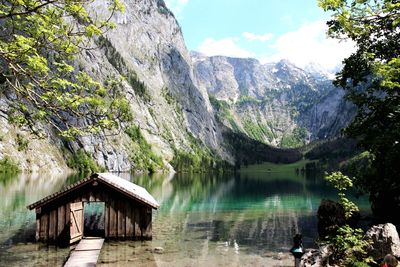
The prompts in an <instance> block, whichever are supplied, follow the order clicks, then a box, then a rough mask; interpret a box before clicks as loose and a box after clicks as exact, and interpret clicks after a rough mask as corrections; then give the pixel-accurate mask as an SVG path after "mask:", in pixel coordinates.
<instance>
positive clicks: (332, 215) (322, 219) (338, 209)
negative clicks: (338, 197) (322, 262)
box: [317, 199, 346, 240]
mask: <svg viewBox="0 0 400 267" xmlns="http://www.w3.org/2000/svg"><path fill="white" fill-rule="evenodd" d="M317 217H318V234H319V238H320V239H321V240H324V239H325V238H326V237H327V236H333V235H335V234H336V231H337V229H338V228H339V227H340V226H343V225H344V224H345V223H346V217H345V212H344V209H343V207H342V205H340V204H339V203H337V202H335V201H332V200H327V199H324V200H322V201H321V204H320V206H319V208H318V212H317Z"/></svg>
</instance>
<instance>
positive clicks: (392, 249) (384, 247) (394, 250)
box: [365, 223, 400, 260]
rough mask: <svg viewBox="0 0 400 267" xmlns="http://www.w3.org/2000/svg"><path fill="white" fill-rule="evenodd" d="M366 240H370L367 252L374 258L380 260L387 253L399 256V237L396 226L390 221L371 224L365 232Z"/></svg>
mask: <svg viewBox="0 0 400 267" xmlns="http://www.w3.org/2000/svg"><path fill="white" fill-rule="evenodd" d="M365 238H366V239H367V240H371V246H370V247H369V251H368V254H369V255H371V256H372V257H373V258H374V260H380V259H383V257H385V255H387V254H392V255H394V256H398V257H399V256H400V239H399V234H398V233H397V230H396V226H394V225H393V224H391V223H386V224H379V225H375V226H372V227H371V228H370V229H369V230H368V231H367V233H366V234H365Z"/></svg>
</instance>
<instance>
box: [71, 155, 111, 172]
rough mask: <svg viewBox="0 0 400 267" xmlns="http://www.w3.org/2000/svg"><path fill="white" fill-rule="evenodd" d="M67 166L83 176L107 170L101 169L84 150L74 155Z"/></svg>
mask: <svg viewBox="0 0 400 267" xmlns="http://www.w3.org/2000/svg"><path fill="white" fill-rule="evenodd" d="M67 165H68V167H70V168H72V169H74V170H76V171H78V172H79V173H80V174H83V175H86V174H90V173H95V172H101V171H104V170H105V169H104V168H102V167H100V166H99V165H98V164H97V163H96V161H95V160H94V159H93V158H92V157H91V156H90V155H89V154H88V153H86V152H85V151H84V150H83V149H80V150H78V151H76V152H75V153H74V154H72V156H71V157H69V158H68V160H67Z"/></svg>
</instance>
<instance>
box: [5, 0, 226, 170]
mask: <svg viewBox="0 0 400 267" xmlns="http://www.w3.org/2000/svg"><path fill="white" fill-rule="evenodd" d="M122 2H123V4H124V5H125V7H126V11H125V12H124V13H116V14H114V15H113V16H112V19H111V20H112V21H113V22H114V23H115V24H116V25H117V27H116V28H115V29H113V30H111V31H109V32H107V33H106V34H105V35H104V36H102V37H101V38H98V39H97V38H96V39H93V40H92V45H93V46H94V47H96V46H97V49H92V50H86V51H83V52H82V54H81V55H80V56H79V60H78V62H77V65H78V66H79V68H82V69H84V70H86V71H87V72H88V73H89V74H90V75H92V76H93V77H96V78H97V79H98V80H99V81H101V82H104V81H105V80H106V79H108V78H110V77H115V78H118V77H124V81H123V83H122V87H123V89H122V91H123V94H125V95H126V97H127V99H128V100H129V102H130V105H131V109H132V112H133V117H134V119H133V122H132V125H125V127H126V128H128V127H130V126H134V127H138V128H139V129H140V131H141V134H142V135H143V136H144V138H145V139H146V141H147V142H148V143H149V144H150V145H151V146H152V150H153V152H154V153H155V154H158V155H160V156H161V157H162V159H163V160H164V161H165V162H167V161H170V160H171V159H172V157H173V154H174V151H176V150H185V151H190V150H191V146H192V142H193V137H195V138H196V139H199V140H200V142H201V143H203V144H204V145H206V146H207V147H208V148H210V149H211V150H212V151H214V152H215V153H216V154H218V155H220V156H221V157H224V158H225V159H228V158H229V156H227V154H226V153H225V152H224V150H223V149H222V147H221V140H222V137H221V134H220V132H219V130H218V128H217V126H216V122H215V119H214V115H213V112H212V107H211V105H210V102H209V99H208V95H207V92H206V90H205V89H199V88H198V87H197V86H196V84H195V83H194V78H193V77H194V76H193V67H192V63H191V58H190V56H189V53H188V51H187V49H186V46H185V43H184V40H183V37H182V33H181V29H180V26H179V25H178V23H177V21H176V20H175V18H174V16H173V14H172V13H171V12H170V11H169V10H168V9H167V8H166V6H165V4H164V2H163V1H162V0H135V1H122ZM88 10H89V12H90V14H91V16H92V17H93V18H106V17H108V16H109V12H110V11H109V10H108V7H107V4H106V3H105V2H104V1H100V0H99V1H94V2H92V3H90V5H89V6H88ZM2 124H7V122H6V121H2ZM52 140H53V141H54V142H53V141H51V142H52V143H54V144H53V146H56V147H58V148H59V149H60V148H61V147H63V146H66V147H67V148H68V149H69V150H71V151H72V152H76V151H78V150H80V149H83V150H84V151H85V152H87V153H88V154H90V155H91V156H92V157H93V158H94V159H95V160H96V162H98V163H99V164H100V165H101V166H104V167H106V168H107V169H108V170H110V171H129V170H131V169H132V168H136V167H138V166H136V165H137V164H138V163H137V162H135V161H138V160H137V159H138V157H139V156H138V155H137V153H136V152H137V151H138V150H140V146H138V145H137V144H135V141H137V140H132V138H131V137H129V136H128V135H127V134H125V133H124V132H123V131H122V132H120V133H106V134H102V135H96V136H85V137H81V138H78V139H77V140H75V141H73V142H67V143H63V144H61V143H60V142H58V139H57V137H53V139H52ZM29 145H32V143H31V144H28V147H29ZM1 148H2V147H0V149H1ZM8 154H10V153H8V152H7V151H5V150H3V149H1V150H0V155H2V156H5V155H8ZM21 160H22V159H21ZM151 160H152V159H150V161H151ZM62 164H63V163H61V162H60V165H62ZM28 165H29V164H28ZM23 168H24V169H26V168H28V169H31V168H32V166H24V167H23Z"/></svg>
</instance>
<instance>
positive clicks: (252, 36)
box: [242, 32, 274, 42]
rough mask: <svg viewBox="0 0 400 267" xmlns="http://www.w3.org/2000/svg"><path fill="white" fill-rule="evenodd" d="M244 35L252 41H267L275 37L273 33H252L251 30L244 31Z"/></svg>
mask: <svg viewBox="0 0 400 267" xmlns="http://www.w3.org/2000/svg"><path fill="white" fill-rule="evenodd" d="M242 37H244V38H246V39H247V40H250V41H260V42H266V41H269V40H271V39H272V38H273V37H274V35H273V34H272V33H266V34H263V35H257V34H254V33H251V32H244V33H242Z"/></svg>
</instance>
